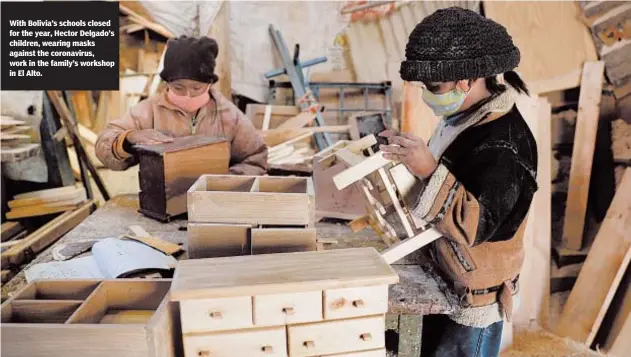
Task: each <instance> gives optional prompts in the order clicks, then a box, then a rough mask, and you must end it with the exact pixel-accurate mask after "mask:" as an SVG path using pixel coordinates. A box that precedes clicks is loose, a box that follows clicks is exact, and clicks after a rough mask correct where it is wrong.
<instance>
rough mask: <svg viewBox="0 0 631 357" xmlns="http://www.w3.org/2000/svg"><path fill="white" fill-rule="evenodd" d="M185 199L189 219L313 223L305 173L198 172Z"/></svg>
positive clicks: (309, 185) (310, 189)
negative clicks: (223, 173) (230, 173)
mask: <svg viewBox="0 0 631 357" xmlns="http://www.w3.org/2000/svg"><path fill="white" fill-rule="evenodd" d="M187 202H188V218H189V221H190V222H196V223H229V224H234V223H237V224H252V225H297V226H305V225H306V226H309V227H314V225H315V196H314V191H313V182H312V180H311V178H309V177H283V176H234V175H202V176H200V177H199V179H198V180H197V182H195V183H194V184H193V186H191V188H190V189H189V191H188V199H187Z"/></svg>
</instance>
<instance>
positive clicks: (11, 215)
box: [7, 185, 87, 219]
mask: <svg viewBox="0 0 631 357" xmlns="http://www.w3.org/2000/svg"><path fill="white" fill-rule="evenodd" d="M86 200H87V198H86V192H85V189H84V188H83V187H81V186H80V185H75V186H66V187H60V188H53V189H48V190H41V191H34V192H29V193H23V194H19V195H15V196H14V197H13V200H11V201H9V203H8V204H9V208H10V211H9V212H8V213H7V218H8V219H18V218H27V217H35V216H42V215H47V214H52V213H58V212H65V211H70V210H73V209H75V208H77V207H79V206H80V205H81V204H82V203H84V202H85V201H86Z"/></svg>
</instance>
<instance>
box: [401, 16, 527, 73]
mask: <svg viewBox="0 0 631 357" xmlns="http://www.w3.org/2000/svg"><path fill="white" fill-rule="evenodd" d="M405 58H406V60H405V61H403V62H402V63H401V70H400V74H401V78H402V79H403V80H406V81H420V82H451V81H458V80H463V79H474V78H483V77H489V76H493V75H496V74H500V73H504V72H507V71H510V70H512V69H514V68H515V67H517V65H518V64H519V59H520V54H519V49H518V48H517V47H515V45H514V44H513V40H512V38H511V36H510V35H509V34H508V32H507V31H506V28H504V27H503V26H502V25H500V24H498V23H496V22H494V21H492V20H490V19H487V18H485V17H483V16H482V15H480V14H478V13H476V12H475V11H472V10H468V9H462V8H459V7H450V8H447V9H441V10H437V11H436V12H434V13H433V14H431V15H430V16H427V17H426V18H424V19H423V21H421V22H420V23H419V24H418V25H416V27H415V28H414V30H413V31H412V33H411V34H410V37H409V39H408V43H407V46H406V48H405Z"/></svg>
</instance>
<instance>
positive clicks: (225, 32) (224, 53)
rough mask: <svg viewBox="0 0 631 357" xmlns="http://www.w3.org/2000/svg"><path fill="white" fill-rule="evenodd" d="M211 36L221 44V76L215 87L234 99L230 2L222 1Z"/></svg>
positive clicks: (218, 69)
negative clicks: (231, 68)
mask: <svg viewBox="0 0 631 357" xmlns="http://www.w3.org/2000/svg"><path fill="white" fill-rule="evenodd" d="M209 37H211V38H214V39H215V40H217V43H218V44H219V53H218V54H217V59H216V64H215V73H216V74H217V76H218V77H219V81H218V82H217V83H215V87H217V88H218V89H219V91H220V92H221V94H223V95H224V97H226V98H228V100H231V99H232V71H231V70H230V67H231V65H230V64H231V62H232V61H231V59H230V47H231V46H230V38H231V36H230V2H229V1H221V4H220V5H219V10H218V12H217V15H215V19H214V21H213V22H212V27H211V28H210V33H209Z"/></svg>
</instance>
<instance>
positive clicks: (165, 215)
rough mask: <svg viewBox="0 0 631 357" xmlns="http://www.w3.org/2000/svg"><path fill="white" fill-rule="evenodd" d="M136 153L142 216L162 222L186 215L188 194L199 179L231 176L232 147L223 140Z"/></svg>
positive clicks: (193, 140)
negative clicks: (207, 175) (217, 175)
mask: <svg viewBox="0 0 631 357" xmlns="http://www.w3.org/2000/svg"><path fill="white" fill-rule="evenodd" d="M135 149H136V150H137V152H138V156H139V162H140V172H139V174H138V179H139V180H140V195H139V197H140V212H142V213H143V214H145V215H146V216H149V217H152V218H155V219H158V220H161V221H169V220H170V218H171V217H173V216H177V215H179V214H182V213H185V212H186V191H187V190H188V189H189V188H190V187H191V185H192V184H193V183H194V182H195V180H197V179H198V178H199V176H200V175H203V174H227V173H228V166H229V162H230V145H229V143H228V141H227V140H226V139H224V138H212V137H204V136H188V137H183V138H176V139H175V140H174V141H173V142H171V143H166V144H159V145H145V146H142V145H137V146H135Z"/></svg>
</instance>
